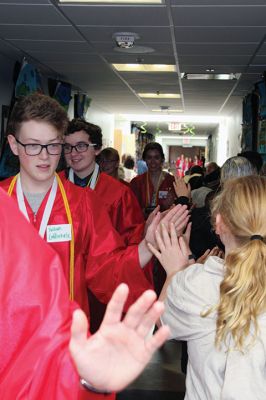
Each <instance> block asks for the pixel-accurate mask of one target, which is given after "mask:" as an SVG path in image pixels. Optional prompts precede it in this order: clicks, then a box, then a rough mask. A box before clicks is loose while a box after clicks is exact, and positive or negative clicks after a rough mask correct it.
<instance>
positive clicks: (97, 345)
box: [0, 190, 169, 400]
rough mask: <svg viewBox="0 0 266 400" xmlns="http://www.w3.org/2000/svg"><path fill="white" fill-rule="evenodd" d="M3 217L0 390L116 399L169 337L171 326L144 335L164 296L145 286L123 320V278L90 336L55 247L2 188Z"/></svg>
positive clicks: (9, 395)
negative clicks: (157, 299) (158, 296)
mask: <svg viewBox="0 0 266 400" xmlns="http://www.w3.org/2000/svg"><path fill="white" fill-rule="evenodd" d="M0 219H1V224H0V242H1V252H0V343H1V357H0V398H1V399H5V400H13V399H28V400H42V399H43V400H46V399H56V400H70V399H71V400H81V399H88V400H101V399H107V398H108V399H111V398H112V397H113V394H112V393H110V394H106V392H113V391H117V390H121V389H123V388H124V387H125V386H126V385H127V384H128V383H130V382H131V380H133V379H135V378H136V376H137V375H138V374H139V373H140V372H141V371H142V369H143V368H144V367H145V365H146V364H147V362H148V361H149V359H150V357H151V355H152V354H153V352H154V351H155V350H156V349H157V348H158V347H159V346H160V345H161V344H162V343H163V342H164V340H165V339H166V338H167V336H168V333H169V330H168V329H163V330H162V331H160V332H158V333H157V334H156V335H155V336H153V337H152V338H151V339H149V340H148V341H147V338H146V333H147V332H148V330H149V328H150V327H151V326H152V323H154V322H155V321H156V319H158V317H159V315H160V314H161V313H162V311H163V307H162V304H160V303H158V302H156V303H154V299H155V294H154V293H152V292H150V291H148V292H145V294H144V295H143V296H142V297H141V298H140V299H138V301H137V303H135V304H134V305H133V306H132V307H131V308H130V309H129V311H128V314H127V317H126V318H125V319H124V320H123V321H121V311H122V309H123V304H124V302H125V299H126V296H127V293H128V289H127V287H126V285H120V286H119V288H118V289H117V290H116V292H115V293H114V295H113V297H112V299H111V301H110V303H109V305H108V308H107V313H106V316H105V319H104V322H103V324H102V326H101V328H100V330H99V331H98V333H96V334H95V335H94V336H92V337H88V324H87V321H86V316H85V315H84V313H82V312H81V310H76V311H74V314H73V322H72V328H71V321H72V313H73V310H74V309H76V308H77V305H75V304H74V303H71V302H70V301H69V298H68V288H67V285H66V281H65V278H64V274H63V270H62V266H61V263H60V260H59V257H58V255H56V253H55V252H54V251H53V249H52V248H51V247H50V246H48V245H47V244H46V243H45V242H44V241H43V240H42V239H41V238H40V237H39V235H38V234H37V233H36V231H35V229H34V228H32V227H31V225H30V224H28V222H27V221H26V220H25V218H24V217H23V216H22V214H21V213H20V212H19V210H18V208H17V206H16V204H15V202H13V201H12V200H10V198H8V196H7V195H6V194H5V193H4V192H3V191H2V190H0ZM70 328H71V331H70ZM107 359H108V362H106V360H107ZM81 378H82V380H81ZM80 382H81V383H82V385H84V387H85V388H86V390H85V389H83V386H81V385H80Z"/></svg>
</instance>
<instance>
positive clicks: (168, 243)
mask: <svg viewBox="0 0 266 400" xmlns="http://www.w3.org/2000/svg"><path fill="white" fill-rule="evenodd" d="M155 235H156V241H157V246H158V249H159V250H157V249H156V248H155V247H154V246H153V245H151V244H150V243H149V244H148V247H149V249H150V251H151V252H152V253H153V254H154V255H155V256H156V257H157V258H158V260H159V261H160V263H161V264H162V266H163V268H164V269H165V271H166V274H167V276H170V275H173V274H175V273H176V272H178V271H180V270H181V269H183V268H185V267H187V266H188V264H189V259H188V256H189V254H190V253H191V252H190V249H189V246H188V244H187V240H186V239H185V238H184V237H183V236H180V237H178V236H177V233H176V229H175V226H174V224H173V223H171V225H170V234H169V233H168V230H167V228H166V227H165V225H164V224H161V232H160V231H159V230H157V231H156V233H155Z"/></svg>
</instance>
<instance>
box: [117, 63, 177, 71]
mask: <svg viewBox="0 0 266 400" xmlns="http://www.w3.org/2000/svg"><path fill="white" fill-rule="evenodd" d="M112 66H113V67H114V68H115V69H116V70H117V71H120V72H176V66H175V65H169V64H112Z"/></svg>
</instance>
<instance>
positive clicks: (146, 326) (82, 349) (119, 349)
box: [69, 284, 169, 392]
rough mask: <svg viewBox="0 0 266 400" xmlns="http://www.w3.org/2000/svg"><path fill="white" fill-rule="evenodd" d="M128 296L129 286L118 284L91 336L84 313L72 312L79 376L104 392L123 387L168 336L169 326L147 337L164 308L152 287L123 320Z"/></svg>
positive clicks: (73, 348)
mask: <svg viewBox="0 0 266 400" xmlns="http://www.w3.org/2000/svg"><path fill="white" fill-rule="evenodd" d="M127 295H128V287H127V285H125V284H121V285H119V287H118V288H117V289H116V291H115V292H114V294H113V296H112V298H111V300H110V302H109V303H108V306H107V310H106V313H105V317H104V320H103V322H102V324H101V326H100V328H99V330H98V331H97V332H96V333H95V334H94V335H93V336H91V337H89V338H87V331H88V323H87V318H86V316H85V314H84V313H83V312H82V311H81V310H77V311H75V312H74V315H73V322H72V329H71V340H70V345H69V349H70V353H71V355H72V358H73V360H74V363H75V365H76V368H77V371H78V373H79V375H80V377H82V378H83V379H85V380H86V381H88V382H89V383H90V384H91V385H92V386H93V387H94V388H95V389H97V390H100V391H102V392H106V391H107V392H113V391H119V390H122V389H124V387H125V386H127V385H128V384H129V383H131V382H132V381H133V380H134V379H135V378H136V377H137V376H138V375H139V374H140V373H141V372H142V370H143V369H144V367H145V366H146V365H147V363H148V362H149V360H150V359H151V357H152V355H153V353H154V352H155V351H156V350H157V349H158V348H159V347H160V346H161V345H162V344H163V343H164V342H165V340H166V339H167V337H168V336H169V328H168V327H167V326H163V327H162V328H160V329H159V330H158V331H157V332H156V333H155V335H154V336H152V337H149V338H146V336H147V334H148V333H149V332H150V330H151V328H152V326H153V325H154V324H155V322H156V321H157V319H158V318H159V317H160V315H161V314H162V312H163V308H164V307H163V304H162V303H161V302H158V301H155V300H156V294H155V293H154V292H153V291H151V290H148V291H146V292H144V294H143V295H142V296H141V297H140V298H139V299H138V300H137V301H136V302H135V303H134V304H133V305H132V306H131V307H130V308H129V310H128V312H127V314H126V316H125V318H124V319H123V321H121V316H122V310H123V306H124V304H125V301H126V299H127Z"/></svg>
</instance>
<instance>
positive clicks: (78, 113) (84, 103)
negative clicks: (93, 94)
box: [74, 93, 91, 119]
mask: <svg viewBox="0 0 266 400" xmlns="http://www.w3.org/2000/svg"><path fill="white" fill-rule="evenodd" d="M90 103H91V98H89V96H87V95H86V94H84V93H77V94H75V95H74V118H84V119H85V117H86V114H87V111H88V108H89V106H90Z"/></svg>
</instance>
